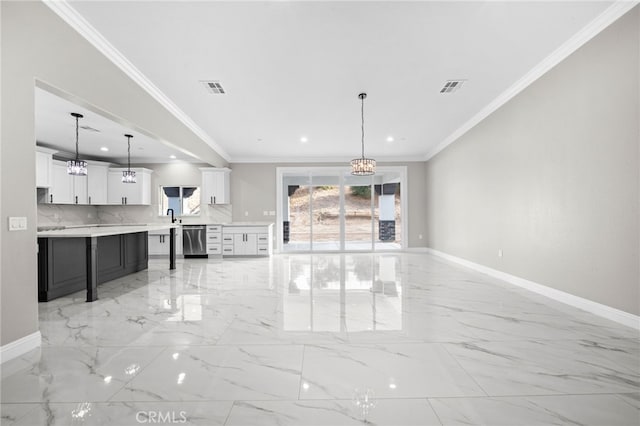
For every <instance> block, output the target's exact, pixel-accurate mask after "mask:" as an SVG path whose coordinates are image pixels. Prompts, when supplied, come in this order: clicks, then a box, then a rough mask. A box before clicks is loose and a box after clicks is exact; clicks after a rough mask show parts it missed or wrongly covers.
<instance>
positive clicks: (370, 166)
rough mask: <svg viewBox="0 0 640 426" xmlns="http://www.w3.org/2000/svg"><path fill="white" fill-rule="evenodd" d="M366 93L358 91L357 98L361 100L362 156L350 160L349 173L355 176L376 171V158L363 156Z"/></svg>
mask: <svg viewBox="0 0 640 426" xmlns="http://www.w3.org/2000/svg"><path fill="white" fill-rule="evenodd" d="M366 97H367V94H366V93H360V94H359V95H358V98H360V102H361V115H362V126H361V128H362V157H360V158H355V159H353V160H351V174H352V175H355V176H371V175H374V174H375V173H376V160H374V159H373V158H365V156H364V100H365V99H366Z"/></svg>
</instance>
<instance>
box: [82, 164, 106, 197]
mask: <svg viewBox="0 0 640 426" xmlns="http://www.w3.org/2000/svg"><path fill="white" fill-rule="evenodd" d="M108 173H109V168H108V167H105V166H92V165H91V164H89V166H88V167H87V204H107V175H108Z"/></svg>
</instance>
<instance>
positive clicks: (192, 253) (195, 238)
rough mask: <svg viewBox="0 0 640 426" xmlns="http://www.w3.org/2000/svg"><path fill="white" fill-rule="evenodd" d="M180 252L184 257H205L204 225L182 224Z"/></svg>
mask: <svg viewBox="0 0 640 426" xmlns="http://www.w3.org/2000/svg"><path fill="white" fill-rule="evenodd" d="M182 254H183V255H184V257H207V227H206V226H205V225H182Z"/></svg>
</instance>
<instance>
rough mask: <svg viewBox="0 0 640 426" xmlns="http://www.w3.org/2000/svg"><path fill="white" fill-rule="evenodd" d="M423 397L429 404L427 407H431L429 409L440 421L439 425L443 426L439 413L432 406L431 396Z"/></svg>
mask: <svg viewBox="0 0 640 426" xmlns="http://www.w3.org/2000/svg"><path fill="white" fill-rule="evenodd" d="M425 399H426V400H427V404H429V407H431V411H433V414H434V415H435V416H436V418H437V419H438V421H439V422H440V426H444V423H443V422H442V419H441V418H440V415H439V414H438V412H437V411H436V409H435V408H434V406H433V404H432V403H431V398H425Z"/></svg>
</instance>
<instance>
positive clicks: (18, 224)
mask: <svg viewBox="0 0 640 426" xmlns="http://www.w3.org/2000/svg"><path fill="white" fill-rule="evenodd" d="M26 229H27V218H26V217H10V218H9V231H24V230H26Z"/></svg>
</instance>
